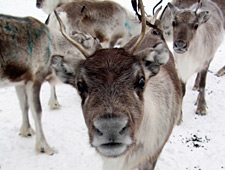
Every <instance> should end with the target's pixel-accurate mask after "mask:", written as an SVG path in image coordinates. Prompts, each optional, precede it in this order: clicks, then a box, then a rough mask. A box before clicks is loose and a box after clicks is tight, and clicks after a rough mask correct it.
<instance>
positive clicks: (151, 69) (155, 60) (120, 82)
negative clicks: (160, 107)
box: [76, 44, 168, 157]
mask: <svg viewBox="0 0 225 170" xmlns="http://www.w3.org/2000/svg"><path fill="white" fill-rule="evenodd" d="M147 51H150V52H146V50H144V52H142V53H141V55H140V56H142V57H140V56H133V55H129V54H128V53H127V52H125V51H124V50H123V49H103V50H99V51H97V52H96V53H95V54H94V55H93V56H92V57H90V58H88V59H87V60H85V61H84V62H83V63H81V65H80V68H79V69H78V70H79V71H78V74H77V80H76V88H77V89H78V91H79V94H80V96H81V98H82V109H83V114H84V118H85V122H86V124H87V127H88V131H89V137H90V143H91V145H92V146H93V147H95V148H96V150H97V151H98V152H99V153H100V154H102V155H104V156H106V157H118V156H120V155H123V154H125V153H126V152H127V151H128V150H129V149H132V147H133V146H135V141H136V139H135V137H136V132H137V131H138V129H139V126H140V124H141V121H142V117H143V100H144V99H143V93H144V89H145V86H146V83H147V81H148V80H149V78H150V77H151V76H153V75H155V74H156V73H157V72H158V71H159V65H160V64H162V63H161V62H167V60H168V51H167V50H165V48H164V46H163V45H162V44H159V45H157V46H156V47H155V49H154V50H153V49H151V50H147ZM159 51H160V52H159ZM149 53H151V54H150V55H149V56H147V55H148V54H149ZM159 53H160V54H159ZM144 56H145V57H148V59H147V60H148V61H146V60H145V59H146V58H145V57H144Z"/></svg>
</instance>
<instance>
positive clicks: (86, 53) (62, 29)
mask: <svg viewBox="0 0 225 170" xmlns="http://www.w3.org/2000/svg"><path fill="white" fill-rule="evenodd" d="M54 13H55V16H56V18H57V20H58V22H59V25H60V31H61V33H62V35H63V36H64V37H65V38H66V39H67V40H68V41H69V42H70V43H71V44H73V45H74V46H75V47H77V48H78V50H80V52H81V53H82V54H83V55H84V56H85V57H86V58H88V57H89V56H90V54H88V52H87V51H86V50H85V48H84V47H83V46H82V45H80V44H79V43H78V42H76V41H75V40H73V39H72V38H71V37H70V36H68V35H67V34H66V32H65V26H64V24H63V22H62V20H61V18H60V17H59V15H58V14H57V12H56V11H55V10H54Z"/></svg>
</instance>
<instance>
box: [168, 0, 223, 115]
mask: <svg viewBox="0 0 225 170" xmlns="http://www.w3.org/2000/svg"><path fill="white" fill-rule="evenodd" d="M168 7H169V9H170V12H171V16H172V22H171V26H172V28H173V49H174V57H175V61H176V65H177V70H178V75H179V77H180V79H181V80H182V82H183V91H184V93H185V83H186V82H187V81H188V79H189V78H190V77H191V76H192V75H193V74H194V73H198V75H197V78H196V81H195V85H194V88H195V89H197V90H199V95H198V99H197V110H196V113H197V114H200V115H205V114H206V101H205V84H206V75H207V71H208V67H209V64H210V62H211V61H212V59H213V57H214V55H215V52H216V51H217V48H218V47H219V45H220V44H221V43H222V41H223V36H224V29H223V26H224V18H223V14H222V12H221V10H220V9H219V8H218V6H217V5H216V4H215V3H213V2H212V1H209V0H203V1H202V2H199V3H196V4H194V5H193V6H191V7H190V8H185V9H178V8H177V7H175V6H174V5H172V4H171V3H169V4H168Z"/></svg>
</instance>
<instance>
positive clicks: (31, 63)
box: [0, 15, 94, 154]
mask: <svg viewBox="0 0 225 170" xmlns="http://www.w3.org/2000/svg"><path fill="white" fill-rule="evenodd" d="M0 35H1V36H0V86H9V85H15V86H16V91H17V95H18V98H19V102H20V106H21V110H22V115H23V123H22V126H21V129H20V133H21V135H23V136H31V135H33V134H34V131H33V129H32V128H31V126H30V123H29V118H28V109H29V108H30V109H31V112H32V115H33V118H34V121H35V127H36V135H37V136H36V147H37V150H38V151H40V152H46V153H47V154H53V153H54V150H53V149H52V148H51V147H50V146H49V145H48V143H47V141H46V139H45V136H44V133H43V129H42V125H41V114H42V109H41V103H40V98H39V95H40V88H41V84H42V83H43V82H44V81H45V80H49V81H50V82H53V81H56V80H57V78H56V77H55V73H54V70H53V69H52V68H51V67H50V60H51V56H52V55H62V56H64V55H67V56H68V58H70V60H71V63H73V64H74V65H76V61H74V60H76V57H77V58H82V57H83V56H82V54H81V53H80V52H79V51H78V50H77V49H76V48H75V47H74V46H73V45H71V44H70V43H69V42H68V41H67V40H66V39H65V38H64V37H63V36H62V35H61V33H60V32H59V31H56V30H53V29H51V28H49V27H47V26H46V25H44V24H42V23H41V22H39V21H38V20H36V19H34V18H31V17H26V18H18V17H12V16H6V15H0ZM93 42H94V41H93ZM73 59H74V60H73ZM67 81H68V80H67Z"/></svg>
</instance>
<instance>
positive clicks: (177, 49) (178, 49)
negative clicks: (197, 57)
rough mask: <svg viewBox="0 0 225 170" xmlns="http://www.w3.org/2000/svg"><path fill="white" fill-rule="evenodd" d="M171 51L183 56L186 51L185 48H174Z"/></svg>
mask: <svg viewBox="0 0 225 170" xmlns="http://www.w3.org/2000/svg"><path fill="white" fill-rule="evenodd" d="M173 49H174V51H175V52H176V53H178V54H184V53H185V52H186V51H187V49H186V48H177V47H174V48H173Z"/></svg>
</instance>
